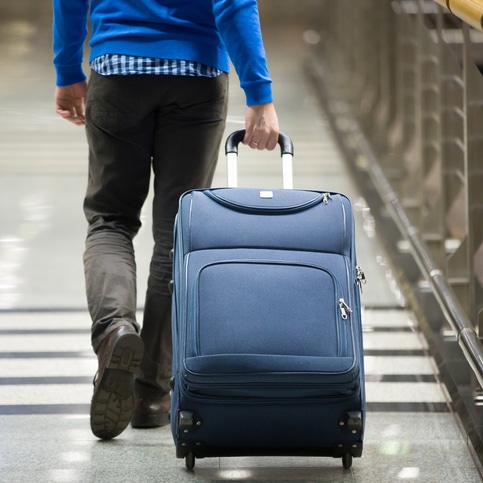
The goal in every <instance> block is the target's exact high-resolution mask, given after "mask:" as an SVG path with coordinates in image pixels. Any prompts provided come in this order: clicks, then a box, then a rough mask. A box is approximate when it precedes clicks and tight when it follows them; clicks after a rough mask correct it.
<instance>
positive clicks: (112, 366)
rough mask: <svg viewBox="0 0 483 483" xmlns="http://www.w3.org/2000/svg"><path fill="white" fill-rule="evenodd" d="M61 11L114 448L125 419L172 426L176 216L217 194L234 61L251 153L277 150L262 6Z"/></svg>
mask: <svg viewBox="0 0 483 483" xmlns="http://www.w3.org/2000/svg"><path fill="white" fill-rule="evenodd" d="M53 9H54V27H53V36H54V37H53V45H54V54H55V55H54V65H55V68H56V73H57V81H56V91H55V105H56V112H57V113H58V114H59V115H60V116H62V117H63V118H64V119H66V120H67V121H70V122H72V123H74V124H76V125H79V126H81V125H85V126H86V133H87V140H88V144H89V177H88V186H87V192H86V197H85V200H84V212H85V215H86V218H87V221H88V224H89V227H88V233H87V239H86V250H85V254H84V266H85V276H86V292H87V300H88V307H89V312H90V315H91V318H92V345H93V349H94V351H95V352H96V354H97V356H98V360H99V369H98V373H97V377H96V380H95V382H94V394H93V398H92V402H91V428H92V431H93V433H94V434H95V435H96V436H97V437H99V438H102V439H110V438H114V437H115V436H117V435H118V434H120V433H121V432H122V431H123V430H124V429H125V428H126V427H127V426H128V424H129V422H131V424H132V426H133V427H137V428H147V427H158V426H163V425H165V424H167V423H168V412H169V408H170V394H169V392H170V387H169V380H170V376H171V297H170V293H169V290H168V284H169V281H170V280H171V261H170V251H171V248H172V244H173V243H172V241H173V240H172V231H173V223H174V217H175V215H176V212H177V208H178V199H179V197H180V195H181V194H182V193H183V192H185V191H186V190H189V189H192V188H202V187H208V186H210V184H211V181H212V177H213V173H214V170H215V166H216V160H217V155H218V152H219V146H220V142H221V138H222V135H223V132H224V127H225V118H226V111H227V98H228V94H227V91H228V75H227V72H228V69H229V58H231V60H232V62H233V64H234V65H235V68H236V70H237V72H238V76H239V78H240V84H241V87H242V88H243V89H244V92H245V95H246V100H247V108H246V114H245V127H246V134H245V138H244V140H243V142H244V144H247V145H249V146H250V147H252V148H254V149H255V148H256V149H270V150H271V149H274V148H275V146H276V143H277V139H278V133H279V130H278V120H277V115H276V112H275V108H274V105H273V99H272V92H271V80H270V77H269V73H268V68H267V62H266V56H265V52H264V48H263V43H262V37H261V32H260V23H259V17H258V9H257V3H256V0H136V1H135V2H132V1H129V0H53ZM88 20H90V22H91V35H90V39H89V46H90V59H89V60H90V67H91V74H90V78H89V86H88V85H87V81H86V76H85V74H84V72H83V70H82V66H81V64H82V55H83V48H84V41H85V39H86V37H87V35H88V34H87V32H88V31H87V22H88ZM84 101H85V109H84ZM151 171H152V172H153V173H154V201H153V238H154V249H153V255H152V260H151V265H150V275H149V280H148V289H147V294H146V302H145V307H144V315H143V324H142V330H140V326H139V325H138V323H137V321H136V265H135V258H134V251H133V245H132V240H133V237H134V236H135V235H136V233H137V232H138V230H139V228H140V226H141V223H140V218H139V216H140V211H141V208H142V205H143V203H144V201H145V199H146V196H147V194H148V189H149V185H150V174H151ZM134 378H135V380H134Z"/></svg>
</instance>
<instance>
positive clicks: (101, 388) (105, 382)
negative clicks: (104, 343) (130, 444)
mask: <svg viewBox="0 0 483 483" xmlns="http://www.w3.org/2000/svg"><path fill="white" fill-rule="evenodd" d="M143 350H144V344H143V341H142V340H141V338H140V337H139V336H138V335H136V334H126V335H124V336H122V337H120V338H119V340H118V341H117V342H116V344H114V346H113V348H112V351H111V354H110V355H109V357H108V358H107V362H106V368H105V370H104V374H103V376H102V380H101V381H100V382H99V384H98V386H97V387H96V389H95V391H94V395H93V396H92V401H91V430H92V432H93V433H94V435H95V436H97V437H98V438H101V439H112V438H115V437H116V436H118V435H119V434H121V433H122V432H123V431H124V430H125V429H126V427H127V426H128V425H129V422H130V421H131V418H132V414H133V410H134V376H135V375H136V374H137V372H138V369H139V366H140V364H141V359H142V356H143Z"/></svg>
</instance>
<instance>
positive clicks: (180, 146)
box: [132, 75, 228, 427]
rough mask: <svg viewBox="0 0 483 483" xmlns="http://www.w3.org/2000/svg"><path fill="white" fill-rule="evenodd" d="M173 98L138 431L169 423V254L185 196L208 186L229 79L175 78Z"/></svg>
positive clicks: (157, 170) (159, 164) (163, 137)
mask: <svg viewBox="0 0 483 483" xmlns="http://www.w3.org/2000/svg"><path fill="white" fill-rule="evenodd" d="M171 81H172V91H171V92H172V99H171V101H170V102H169V105H167V106H166V107H165V108H161V109H159V111H158V113H157V123H156V133H155V146H154V155H153V169H154V174H155V181H154V189H155V193H154V202H153V237H154V241H155V246H154V252H153V256H152V261H151V266H150V276H149V280H148V289H147V294H146V303H145V309H144V318H143V328H142V333H141V335H142V338H143V341H144V344H145V354H144V357H143V361H142V363H141V370H140V373H139V376H138V378H137V380H136V397H137V401H136V408H135V412H134V416H133V421H132V425H133V426H134V427H152V426H161V425H163V424H167V423H168V418H167V412H168V410H169V391H170V387H169V381H170V378H171V356H172V351H171V295H170V292H169V288H168V284H169V282H170V280H171V273H172V271H171V259H170V252H171V249H172V248H173V223H174V218H175V215H176V213H177V211H178V202H179V198H180V196H181V194H183V193H184V192H185V191H187V190H189V189H193V188H203V187H209V186H210V185H211V182H212V179H213V174H214V171H215V167H216V162H217V159H218V154H219V149H220V143H221V140H222V137H223V132H224V128H225V118H226V111H227V101H228V76H227V75H222V76H220V77H218V78H215V79H207V78H193V77H182V78H178V79H173V78H171Z"/></svg>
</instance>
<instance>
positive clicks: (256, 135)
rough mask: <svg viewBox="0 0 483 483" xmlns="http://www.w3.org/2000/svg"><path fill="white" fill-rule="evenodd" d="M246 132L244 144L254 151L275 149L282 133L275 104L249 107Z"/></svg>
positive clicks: (246, 116)
mask: <svg viewBox="0 0 483 483" xmlns="http://www.w3.org/2000/svg"><path fill="white" fill-rule="evenodd" d="M245 131H246V132H245V137H244V139H243V144H246V145H248V146H250V147H251V148H252V149H269V150H272V149H275V146H277V142H278V134H279V132H280V131H279V127H278V118H277V113H276V112H275V106H274V104H273V102H269V103H267V104H256V105H254V106H248V107H247V109H246V113H245Z"/></svg>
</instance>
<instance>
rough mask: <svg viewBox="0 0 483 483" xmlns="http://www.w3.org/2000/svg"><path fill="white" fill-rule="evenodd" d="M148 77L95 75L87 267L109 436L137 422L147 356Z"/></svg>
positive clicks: (98, 408) (96, 404)
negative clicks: (141, 320)
mask: <svg viewBox="0 0 483 483" xmlns="http://www.w3.org/2000/svg"><path fill="white" fill-rule="evenodd" d="M140 82H142V79H141V78H138V77H135V76H128V77H121V76H112V77H111V76H109V77H102V76H99V75H97V74H95V73H93V74H92V76H91V79H90V82H89V90H88V98H87V109H86V116H87V127H86V129H87V137H88V142H89V179H88V187H87V193H86V197H85V202H84V211H85V214H86V218H87V220H88V222H89V228H88V234H87V240H86V250H85V254H84V267H85V277H86V292H87V300H88V307H89V312H90V314H91V318H92V345H93V348H94V351H95V352H96V353H97V355H98V359H99V371H98V374H97V379H96V382H95V388H94V395H93V398H92V403H91V428H92V431H93V433H94V434H95V435H96V436H98V437H100V438H104V439H109V438H113V437H115V436H117V435H118V434H120V433H121V432H122V431H123V430H124V429H125V428H126V426H127V425H128V424H129V421H130V420H131V416H132V410H133V404H134V399H133V384H134V375H135V373H136V372H137V370H138V368H139V364H140V361H141V357H142V353H143V343H142V341H141V339H140V337H139V335H138V332H139V326H138V324H137V322H136V264H135V259H134V250H133V244H132V239H133V237H134V236H135V235H136V233H137V231H138V229H139V227H140V221H139V215H140V211H141V207H142V205H143V202H144V200H145V198H146V196H147V193H148V189H149V179H150V170H151V154H152V135H153V128H154V117H153V116H152V115H151V116H149V107H150V106H144V105H142V104H141V103H140V98H139V91H140V90H142V86H141V85H140Z"/></svg>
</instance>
